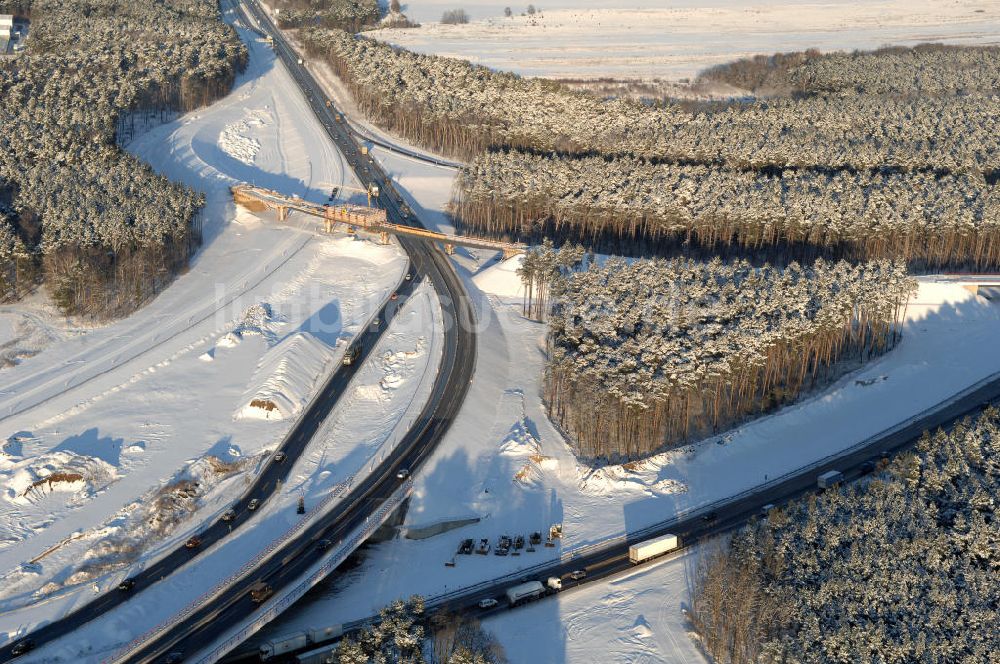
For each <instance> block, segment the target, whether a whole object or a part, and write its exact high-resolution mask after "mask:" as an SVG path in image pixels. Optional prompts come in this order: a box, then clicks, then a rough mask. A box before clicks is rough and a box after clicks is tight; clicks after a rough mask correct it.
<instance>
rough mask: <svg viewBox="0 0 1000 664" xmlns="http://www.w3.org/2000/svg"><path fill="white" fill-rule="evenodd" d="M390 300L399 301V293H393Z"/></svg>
mask: <svg viewBox="0 0 1000 664" xmlns="http://www.w3.org/2000/svg"><path fill="white" fill-rule="evenodd" d="M389 299H390V300H397V299H399V293H397V292H395V291H393V292H392V295H390V296H389Z"/></svg>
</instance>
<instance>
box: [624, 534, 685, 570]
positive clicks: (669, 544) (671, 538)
mask: <svg viewBox="0 0 1000 664" xmlns="http://www.w3.org/2000/svg"><path fill="white" fill-rule="evenodd" d="M679 545H680V542H679V541H678V539H677V535H664V536H662V537H657V538H655V539H649V540H646V541H645V542H639V543H638V544H633V545H631V546H630V547H629V548H628V559H629V560H630V561H631V562H632V564H633V565H636V564H638V563H641V562H645V561H647V560H650V559H652V558H656V557H657V556H662V555H663V554H664V553H667V552H668V551H673V550H674V549H676V548H677V547H678V546H679Z"/></svg>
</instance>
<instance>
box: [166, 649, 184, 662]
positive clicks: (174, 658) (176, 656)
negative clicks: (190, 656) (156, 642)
mask: <svg viewBox="0 0 1000 664" xmlns="http://www.w3.org/2000/svg"><path fill="white" fill-rule="evenodd" d="M183 661H184V653H183V652H181V651H180V650H175V651H174V652H172V653H170V654H169V655H167V656H166V657H164V658H163V664H180V662H183Z"/></svg>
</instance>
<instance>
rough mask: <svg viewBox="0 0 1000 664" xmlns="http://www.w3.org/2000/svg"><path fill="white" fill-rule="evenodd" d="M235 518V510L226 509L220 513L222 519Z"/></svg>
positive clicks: (230, 519) (229, 519)
mask: <svg viewBox="0 0 1000 664" xmlns="http://www.w3.org/2000/svg"><path fill="white" fill-rule="evenodd" d="M235 518H236V510H226V511H225V512H223V513H222V520H223V521H232V520H233V519H235Z"/></svg>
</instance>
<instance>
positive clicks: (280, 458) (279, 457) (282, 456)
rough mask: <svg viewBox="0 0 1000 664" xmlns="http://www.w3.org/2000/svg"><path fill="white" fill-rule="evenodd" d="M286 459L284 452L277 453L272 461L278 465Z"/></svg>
mask: <svg viewBox="0 0 1000 664" xmlns="http://www.w3.org/2000/svg"><path fill="white" fill-rule="evenodd" d="M287 458H288V457H287V456H286V455H285V453H284V452H278V453H277V454H275V455H274V460H275V461H277V462H278V463H281V462H282V461H284V460H285V459H287Z"/></svg>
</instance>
